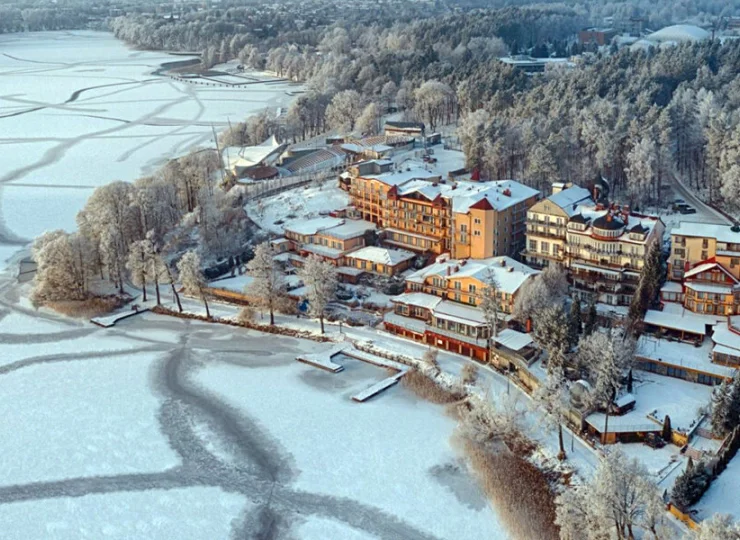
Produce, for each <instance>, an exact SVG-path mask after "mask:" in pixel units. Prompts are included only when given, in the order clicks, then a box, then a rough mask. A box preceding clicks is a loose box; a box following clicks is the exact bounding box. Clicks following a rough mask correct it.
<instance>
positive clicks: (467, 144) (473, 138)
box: [457, 109, 491, 169]
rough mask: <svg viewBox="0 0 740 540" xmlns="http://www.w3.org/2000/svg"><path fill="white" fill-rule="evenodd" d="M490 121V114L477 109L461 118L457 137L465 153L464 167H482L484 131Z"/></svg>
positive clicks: (484, 144) (484, 147) (484, 145)
mask: <svg viewBox="0 0 740 540" xmlns="http://www.w3.org/2000/svg"><path fill="white" fill-rule="evenodd" d="M490 121H491V114H490V113H489V112H488V111H486V110H485V109H478V110H477V111H473V112H471V113H470V114H468V115H467V116H466V117H465V118H463V119H462V121H461V122H460V125H459V126H458V128H457V136H458V137H459V139H460V143H461V144H462V150H463V152H464V153H465V166H466V167H468V168H469V169H475V168H478V169H480V168H482V167H483V157H484V155H485V149H486V130H487V129H488V125H489V123H490Z"/></svg>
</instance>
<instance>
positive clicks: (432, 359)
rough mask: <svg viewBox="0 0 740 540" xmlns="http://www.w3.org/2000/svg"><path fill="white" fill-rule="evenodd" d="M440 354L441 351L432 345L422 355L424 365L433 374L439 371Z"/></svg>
mask: <svg viewBox="0 0 740 540" xmlns="http://www.w3.org/2000/svg"><path fill="white" fill-rule="evenodd" d="M438 356H439V351H438V350H437V349H434V348H432V347H429V348H428V349H427V350H425V351H424V354H422V355H421V363H422V365H423V366H424V367H425V368H426V369H427V370H428V371H429V372H430V373H432V374H437V373H439V360H438Z"/></svg>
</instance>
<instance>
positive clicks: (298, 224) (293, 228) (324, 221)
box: [283, 217, 344, 236]
mask: <svg viewBox="0 0 740 540" xmlns="http://www.w3.org/2000/svg"><path fill="white" fill-rule="evenodd" d="M343 223H344V220H343V219H339V218H334V217H318V218H314V219H309V220H301V221H294V222H292V223H291V224H290V225H285V226H284V227H283V229H284V230H285V232H289V233H294V234H300V235H308V236H310V235H314V234H317V233H318V232H323V231H325V230H326V229H331V228H332V227H336V226H338V225H342V224H343Z"/></svg>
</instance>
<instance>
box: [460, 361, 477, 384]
mask: <svg viewBox="0 0 740 540" xmlns="http://www.w3.org/2000/svg"><path fill="white" fill-rule="evenodd" d="M477 380H478V366H477V365H475V364H473V363H472V362H468V363H467V364H465V365H464V366H463V368H462V370H461V371H460V382H462V384H463V385H467V384H469V385H473V384H475V382H476V381H477Z"/></svg>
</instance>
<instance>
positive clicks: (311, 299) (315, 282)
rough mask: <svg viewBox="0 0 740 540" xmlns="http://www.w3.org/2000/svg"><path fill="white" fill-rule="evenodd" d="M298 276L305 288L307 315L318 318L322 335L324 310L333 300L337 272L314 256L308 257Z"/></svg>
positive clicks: (330, 265) (327, 263) (332, 266)
mask: <svg viewBox="0 0 740 540" xmlns="http://www.w3.org/2000/svg"><path fill="white" fill-rule="evenodd" d="M298 276H299V277H300V278H301V281H303V284H304V285H305V287H306V291H307V292H306V297H307V298H308V309H309V313H311V315H312V316H313V317H318V318H319V321H320V322H321V333H322V334H323V333H324V310H326V306H327V305H328V304H329V302H331V301H332V300H333V299H334V295H335V294H336V290H337V270H336V268H335V267H334V265H332V264H331V263H329V262H326V261H324V260H322V259H321V258H320V257H318V256H316V255H309V257H308V258H307V259H306V262H305V263H304V264H303V267H302V268H300V269H299V270H298Z"/></svg>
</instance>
